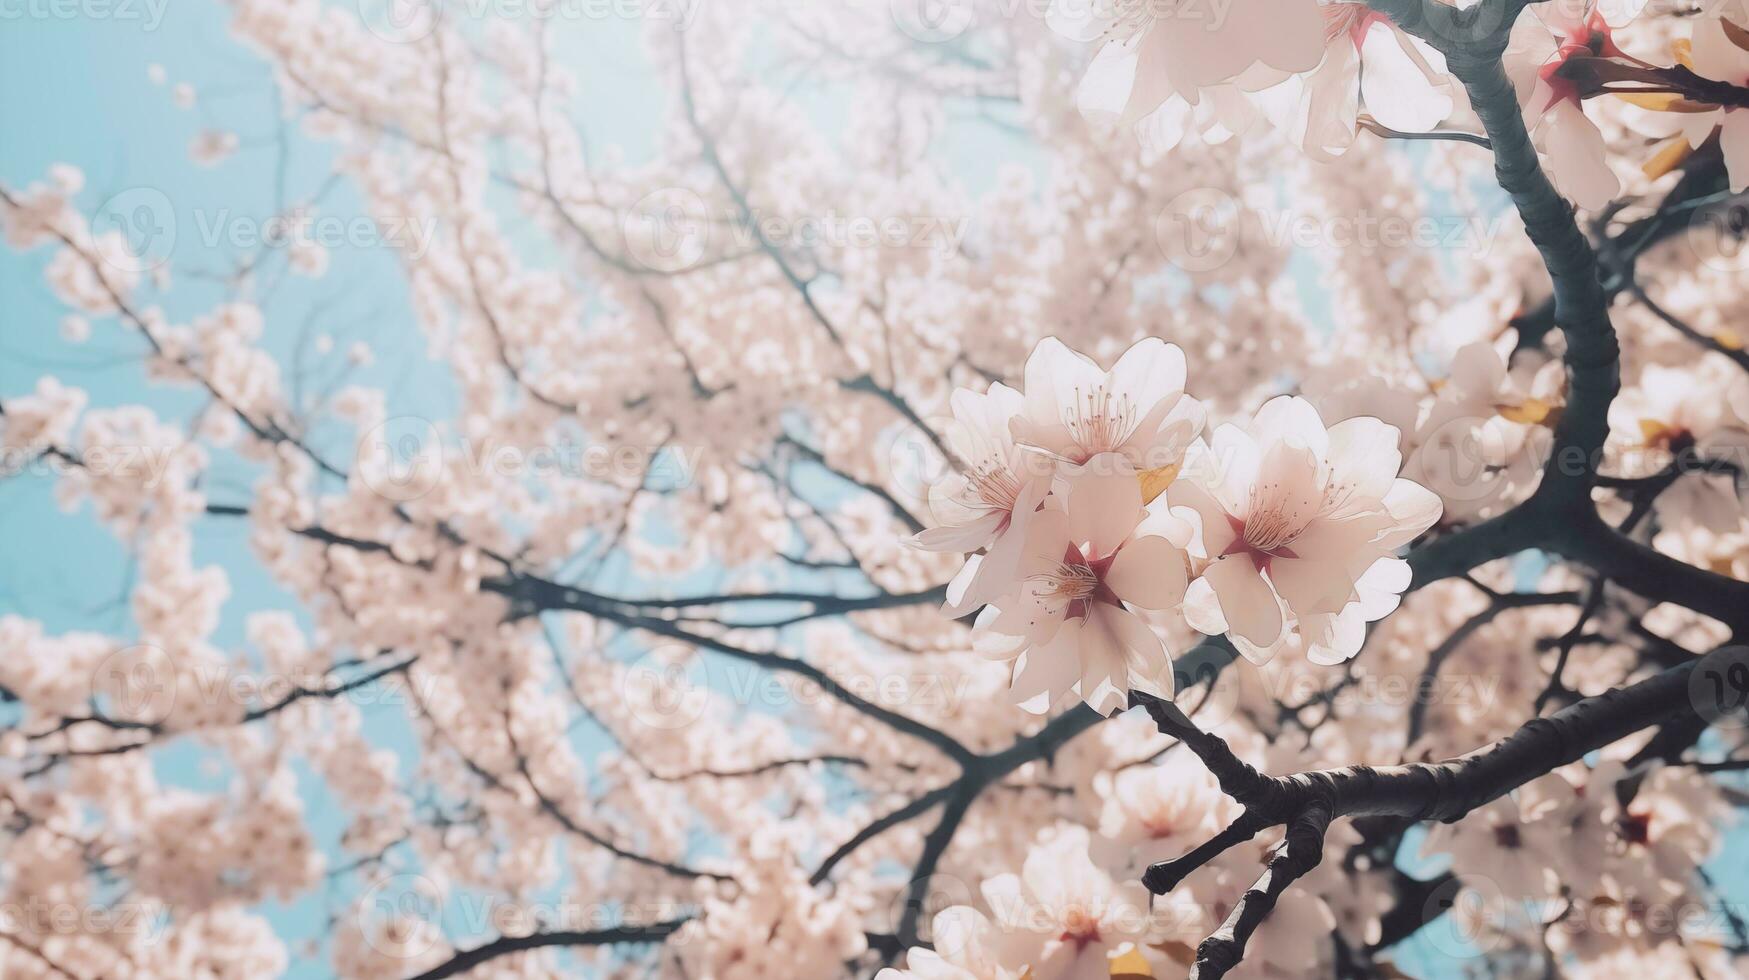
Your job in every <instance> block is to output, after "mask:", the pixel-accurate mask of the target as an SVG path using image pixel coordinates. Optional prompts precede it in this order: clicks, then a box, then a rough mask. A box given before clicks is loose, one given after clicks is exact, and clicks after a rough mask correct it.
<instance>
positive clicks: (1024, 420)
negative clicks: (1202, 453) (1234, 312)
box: [1013, 337, 1204, 500]
mask: <svg viewBox="0 0 1749 980" xmlns="http://www.w3.org/2000/svg"><path fill="white" fill-rule="evenodd" d="M1184 378H1185V365H1184V352H1183V351H1181V350H1179V349H1178V348H1177V347H1175V346H1173V345H1172V344H1168V343H1166V342H1164V341H1162V340H1159V339H1157V338H1153V337H1150V338H1147V339H1145V340H1142V341H1140V342H1138V343H1137V344H1136V345H1135V346H1133V347H1131V348H1130V349H1129V350H1127V351H1125V352H1124V354H1123V356H1122V357H1120V358H1118V360H1117V363H1116V364H1115V365H1113V366H1112V369H1111V370H1110V371H1102V370H1100V368H1099V366H1098V365H1097V364H1095V363H1093V361H1091V360H1089V359H1088V358H1086V357H1083V356H1082V355H1080V354H1077V353H1075V352H1074V351H1072V350H1070V349H1069V348H1068V347H1066V346H1064V345H1063V343H1062V342H1061V341H1059V340H1057V339H1056V338H1054V337H1047V338H1046V339H1044V340H1042V341H1040V342H1039V345H1038V346H1037V347H1036V348H1034V349H1033V352H1032V356H1031V357H1029V358H1027V361H1026V396H1025V401H1024V410H1023V412H1022V414H1020V415H1018V416H1017V417H1016V418H1015V419H1014V421H1013V429H1014V438H1015V441H1016V442H1018V443H1020V444H1021V445H1024V446H1031V447H1035V448H1037V449H1040V450H1042V451H1044V452H1046V453H1048V454H1050V455H1052V456H1054V457H1056V458H1058V459H1062V460H1066V461H1068V462H1070V463H1076V464H1080V463H1086V462H1087V461H1088V460H1090V459H1092V458H1093V457H1095V456H1098V455H1100V454H1102V453H1111V454H1115V455H1117V456H1120V457H1122V458H1123V459H1124V460H1125V461H1127V462H1128V464H1129V465H1130V467H1132V468H1133V469H1134V471H1135V472H1136V473H1138V474H1142V475H1143V476H1144V478H1145V479H1146V480H1147V481H1148V482H1149V491H1150V492H1149V493H1147V494H1146V496H1147V499H1148V500H1152V499H1153V497H1154V496H1155V495H1156V494H1157V493H1158V491H1159V490H1160V489H1161V488H1163V487H1164V486H1165V484H1166V483H1169V482H1171V479H1172V478H1173V477H1174V476H1175V475H1177V472H1178V469H1179V467H1180V466H1181V465H1182V464H1183V461H1184V453H1185V451H1186V450H1188V449H1189V448H1190V445H1191V443H1192V442H1193V441H1194V440H1195V439H1196V436H1197V435H1198V433H1200V432H1201V431H1202V426H1203V418H1204V413H1203V408H1202V405H1201V403H1199V402H1198V401H1197V400H1196V399H1194V398H1191V397H1189V396H1187V395H1185V394H1184Z"/></svg>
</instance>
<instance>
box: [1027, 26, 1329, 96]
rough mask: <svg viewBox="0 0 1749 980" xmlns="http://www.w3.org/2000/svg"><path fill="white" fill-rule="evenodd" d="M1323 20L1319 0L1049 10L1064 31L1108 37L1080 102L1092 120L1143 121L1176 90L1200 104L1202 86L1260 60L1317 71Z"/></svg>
mask: <svg viewBox="0 0 1749 980" xmlns="http://www.w3.org/2000/svg"><path fill="white" fill-rule="evenodd" d="M1321 21H1322V17H1321V15H1320V13H1319V11H1318V5H1317V3H1316V2H1315V0H1234V2H1233V3H1231V4H1230V5H1227V6H1226V7H1224V8H1222V7H1218V6H1213V5H1202V4H1196V3H1167V2H1163V0H1052V3H1051V7H1050V10H1049V12H1048V13H1047V15H1046V23H1048V24H1049V25H1050V27H1051V29H1052V30H1054V31H1056V32H1057V33H1058V34H1061V35H1063V36H1064V37H1067V38H1070V39H1071V40H1075V41H1083V42H1093V41H1098V42H1100V49H1099V52H1098V54H1096V55H1095V56H1094V59H1093V63H1092V65H1090V66H1089V67H1088V69H1087V74H1086V75H1085V76H1083V77H1082V80H1081V89H1080V94H1079V96H1078V99H1077V102H1078V105H1079V106H1080V109H1081V111H1082V113H1083V114H1084V115H1086V116H1087V117H1088V118H1089V119H1091V120H1094V121H1098V122H1108V123H1115V124H1119V125H1129V124H1132V123H1136V122H1139V121H1141V120H1142V119H1144V118H1145V117H1147V116H1148V115H1149V114H1151V113H1153V112H1154V111H1155V110H1156V109H1158V108H1159V107H1160V105H1161V104H1162V103H1163V102H1164V101H1166V99H1167V98H1168V97H1169V96H1170V95H1173V94H1177V95H1179V96H1181V97H1183V98H1184V99H1185V100H1187V101H1189V102H1192V103H1194V102H1196V101H1197V99H1198V94H1199V91H1200V90H1201V89H1204V88H1207V87H1210V86H1214V85H1217V84H1219V83H1221V82H1226V81H1230V80H1234V79H1237V78H1239V76H1240V75H1242V74H1243V73H1245V72H1246V71H1247V69H1251V68H1252V67H1253V66H1262V67H1264V68H1272V69H1276V70H1277V71H1280V72H1299V71H1310V70H1312V69H1313V68H1315V67H1317V65H1318V60H1319V58H1320V57H1322V55H1323V25H1322V22H1321ZM1268 77H1269V78H1270V80H1271V81H1273V80H1275V78H1277V77H1278V76H1274V75H1270V76H1268Z"/></svg>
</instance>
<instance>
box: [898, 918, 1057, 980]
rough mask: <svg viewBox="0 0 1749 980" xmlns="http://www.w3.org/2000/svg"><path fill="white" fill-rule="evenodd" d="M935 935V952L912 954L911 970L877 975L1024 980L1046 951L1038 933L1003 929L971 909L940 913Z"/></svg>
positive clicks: (908, 958) (930, 979)
mask: <svg viewBox="0 0 1749 980" xmlns="http://www.w3.org/2000/svg"><path fill="white" fill-rule="evenodd" d="M930 936H931V938H932V940H933V942H934V945H935V948H934V949H923V948H921V947H919V948H916V949H912V950H910V951H909V952H908V953H907V954H906V956H905V969H903V970H895V969H892V968H890V967H889V968H888V969H885V970H882V971H881V972H880V973H877V974H876V975H875V980H898V978H901V977H914V978H916V980H1023V978H1025V977H1027V976H1029V974H1028V972H1027V971H1028V970H1029V969H1031V966H1032V964H1033V963H1034V962H1035V961H1036V960H1037V959H1038V954H1039V952H1040V951H1041V950H1042V948H1043V946H1044V940H1043V937H1042V936H1040V935H1038V934H1037V933H1034V932H1030V931H1026V930H1018V929H998V928H996V926H995V925H993V924H992V923H991V922H990V920H989V919H988V918H986V917H985V916H984V913H982V912H980V911H978V910H977V909H975V908H972V907H971V906H969V905H954V906H950V907H948V908H945V909H942V910H941V911H940V912H937V913H936V914H935V919H934V920H933V921H932V922H931V923H930Z"/></svg>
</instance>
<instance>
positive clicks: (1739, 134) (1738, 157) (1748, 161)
mask: <svg viewBox="0 0 1749 980" xmlns="http://www.w3.org/2000/svg"><path fill="white" fill-rule="evenodd" d="M1719 149H1720V150H1721V151H1723V152H1724V154H1725V172H1726V173H1727V174H1729V175H1730V178H1731V191H1732V192H1733V193H1742V191H1743V190H1744V189H1745V188H1749V110H1744V109H1734V110H1732V111H1730V112H1727V113H1725V118H1724V121H1723V122H1721V123H1720V124H1719Z"/></svg>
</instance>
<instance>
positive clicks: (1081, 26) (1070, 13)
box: [1045, 0, 1111, 42]
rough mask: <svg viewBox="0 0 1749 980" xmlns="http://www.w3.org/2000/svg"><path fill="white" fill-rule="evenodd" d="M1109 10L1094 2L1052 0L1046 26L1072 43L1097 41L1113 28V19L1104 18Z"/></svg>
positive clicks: (1047, 12) (1105, 6) (1107, 7)
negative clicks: (1107, 30)
mask: <svg viewBox="0 0 1749 980" xmlns="http://www.w3.org/2000/svg"><path fill="white" fill-rule="evenodd" d="M1109 10H1110V8H1109V6H1107V5H1104V4H1100V3H1095V2H1094V0H1052V2H1051V9H1050V10H1048V11H1046V12H1045V26H1047V27H1049V28H1050V29H1051V30H1053V31H1055V32H1056V33H1058V34H1061V35H1062V36H1063V37H1066V38H1068V39H1069V40H1071V41H1082V42H1086V41H1097V40H1098V39H1099V37H1100V36H1101V35H1102V34H1104V33H1105V31H1106V29H1107V28H1109V27H1110V26H1111V18H1110V17H1109V16H1102V14H1104V13H1106V12H1107V11H1109Z"/></svg>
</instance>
